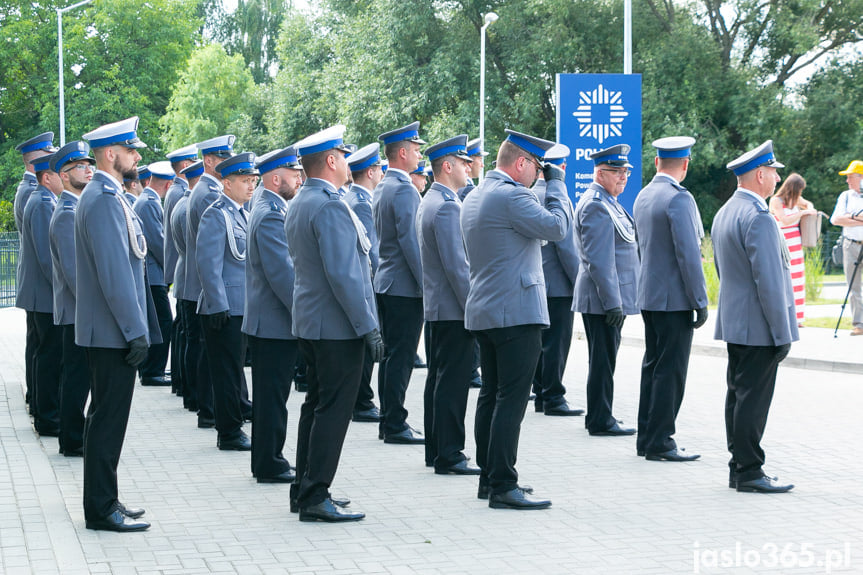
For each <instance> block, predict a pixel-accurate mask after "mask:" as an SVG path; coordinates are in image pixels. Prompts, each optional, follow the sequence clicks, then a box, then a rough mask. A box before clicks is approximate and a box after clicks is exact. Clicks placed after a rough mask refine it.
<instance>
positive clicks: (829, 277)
mask: <svg viewBox="0 0 863 575" xmlns="http://www.w3.org/2000/svg"><path fill="white" fill-rule="evenodd" d="M822 280H823V281H825V282H842V283H845V274H825V275H824V276H823V277H822Z"/></svg>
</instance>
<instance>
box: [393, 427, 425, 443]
mask: <svg viewBox="0 0 863 575" xmlns="http://www.w3.org/2000/svg"><path fill="white" fill-rule="evenodd" d="M425 442H426V440H425V438H424V437H423V436H422V433H420V432H419V431H416V430H415V429H412V428H410V427H408V428H407V429H405V430H404V431H400V432H398V433H388V434H386V435H385V436H384V443H401V444H408V445H423V444H425Z"/></svg>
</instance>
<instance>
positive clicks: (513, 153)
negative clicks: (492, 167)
mask: <svg viewBox="0 0 863 575" xmlns="http://www.w3.org/2000/svg"><path fill="white" fill-rule="evenodd" d="M521 157H524V158H530V157H531V154H529V153H528V152H525V151H524V150H522V149H521V148H519V147H518V146H516V145H515V144H513V143H512V142H510V141H509V140H504V141H503V143H501V145H500V148H499V149H498V151H497V167H499V168H502V167H506V166H512V165H513V164H515V162H516V160H518V159H519V158H521Z"/></svg>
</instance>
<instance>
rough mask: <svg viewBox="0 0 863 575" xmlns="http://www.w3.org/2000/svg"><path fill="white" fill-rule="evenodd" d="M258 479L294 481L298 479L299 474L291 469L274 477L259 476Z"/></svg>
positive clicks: (262, 481) (267, 481)
mask: <svg viewBox="0 0 863 575" xmlns="http://www.w3.org/2000/svg"><path fill="white" fill-rule="evenodd" d="M257 479H258V483H293V482H294V481H296V480H297V476H296V475H294V474H293V473H292V472H291V470H290V469H289V470H288V471H283V472H282V473H279V474H278V475H274V476H272V477H258V478H257Z"/></svg>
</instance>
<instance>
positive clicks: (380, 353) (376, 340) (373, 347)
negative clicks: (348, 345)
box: [363, 328, 384, 363]
mask: <svg viewBox="0 0 863 575" xmlns="http://www.w3.org/2000/svg"><path fill="white" fill-rule="evenodd" d="M363 341H365V343H366V347H367V348H368V350H369V352H370V353H371V354H372V361H374V362H376V363H380V361H381V360H382V359H383V358H384V340H383V339H381V332H380V331H378V328H375V329H373V330H372V331H370V332H369V333H367V334H366V335H364V336H363Z"/></svg>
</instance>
